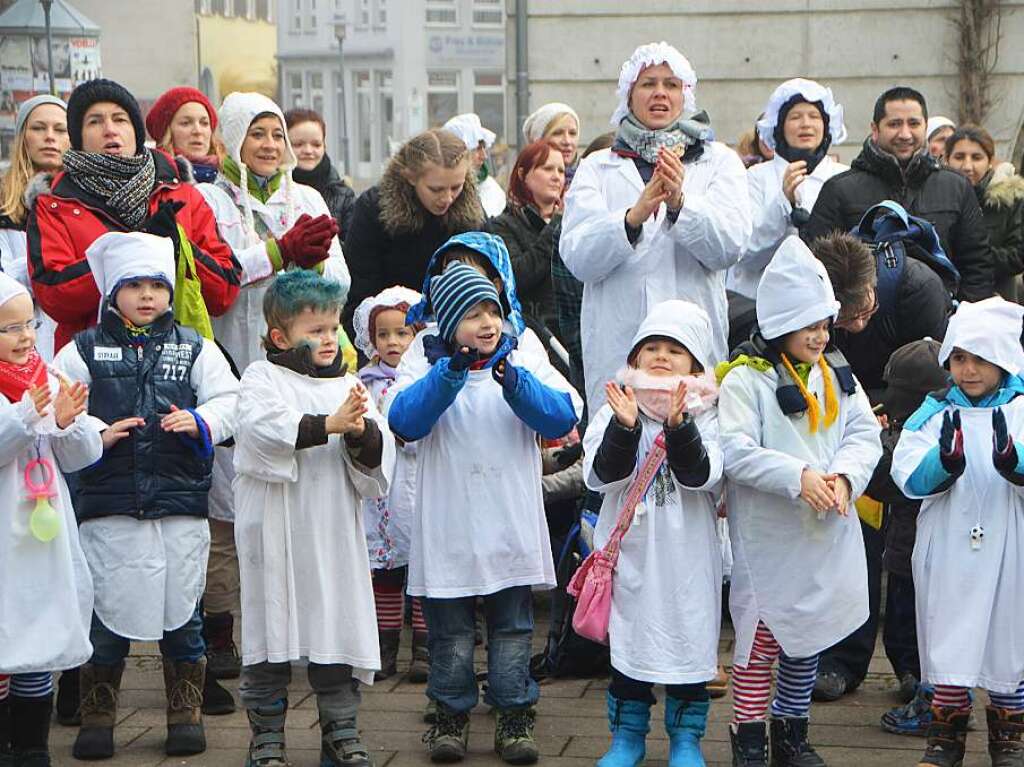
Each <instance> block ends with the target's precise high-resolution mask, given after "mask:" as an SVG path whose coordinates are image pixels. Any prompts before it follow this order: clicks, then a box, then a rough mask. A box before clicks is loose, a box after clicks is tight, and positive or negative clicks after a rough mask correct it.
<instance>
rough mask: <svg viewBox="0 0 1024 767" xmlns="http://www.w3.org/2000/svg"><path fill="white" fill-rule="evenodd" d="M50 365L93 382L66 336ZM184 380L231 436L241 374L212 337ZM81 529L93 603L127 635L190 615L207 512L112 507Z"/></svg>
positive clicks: (206, 536)
mask: <svg viewBox="0 0 1024 767" xmlns="http://www.w3.org/2000/svg"><path fill="white" fill-rule="evenodd" d="M54 366H55V367H57V368H59V369H60V370H61V371H62V372H64V373H65V374H66V375H67V376H68V377H69V378H70V379H72V380H74V381H82V382H83V383H85V384H91V383H92V375H91V374H90V372H89V367H88V365H87V364H86V363H85V361H84V360H83V359H82V355H81V354H79V352H78V345H77V344H66V345H65V346H64V348H62V349H61V350H60V351H59V352H58V353H57V359H56V360H54ZM189 382H190V383H191V385H192V390H193V391H194V392H195V393H196V400H197V405H196V407H195V411H196V413H197V414H199V416H200V417H201V418H202V419H203V421H205V422H206V425H207V426H208V427H209V429H210V440H211V441H212V442H213V444H215V445H216V444H217V443H218V442H221V441H223V440H225V439H228V438H229V437H231V436H232V435H233V434H234V432H235V418H236V410H237V404H238V380H237V379H236V378H235V377H234V375H232V373H231V368H230V367H229V366H228V362H227V360H226V359H225V358H224V355H223V354H222V353H221V351H220V349H218V348H217V345H216V344H214V343H212V342H210V341H207V340H205V339H204V340H203V345H202V348H201V349H200V351H199V354H198V355H197V356H196V359H195V362H194V363H193V365H192V372H191V376H190V379H189ZM93 420H94V421H98V419H93ZM100 423H102V422H100ZM182 449H187V448H185V447H183V448H182ZM79 535H80V536H81V541H82V549H83V550H84V551H85V557H86V560H87V561H88V563H89V569H90V571H91V572H92V578H93V582H94V584H95V591H96V604H95V608H94V609H95V611H96V615H97V617H98V618H99V619H100V621H101V622H102V623H103V625H104V626H106V627H107V628H108V629H110V630H111V631H113V632H114V633H115V634H117V635H118V636H122V637H126V638H128V639H134V640H139V641H156V640H159V639H162V638H163V635H164V633H165V632H167V631H173V630H175V629H177V628H180V627H181V626H183V625H184V624H185V623H186V622H187V621H188V620H189V618H191V617H192V614H193V613H194V612H195V609H196V605H197V604H198V603H199V599H200V597H201V596H202V595H203V591H204V590H205V589H206V565H207V561H208V558H209V554H210V529H209V525H208V523H207V521H206V520H205V519H202V518H199V517H167V518H164V519H155V520H139V519H135V518H133V517H127V516H117V515H115V516H109V517H100V518H98V519H90V520H87V521H85V522H83V523H82V525H81V528H80V529H79Z"/></svg>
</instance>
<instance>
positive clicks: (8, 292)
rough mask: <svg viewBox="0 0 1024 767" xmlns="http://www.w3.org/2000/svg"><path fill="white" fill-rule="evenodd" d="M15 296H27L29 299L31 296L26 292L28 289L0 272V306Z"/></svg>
mask: <svg viewBox="0 0 1024 767" xmlns="http://www.w3.org/2000/svg"><path fill="white" fill-rule="evenodd" d="M17 296H29V297H30V298H31V296H32V294H31V293H29V292H28V288H26V287H25V286H24V285H22V284H21V283H20V282H18V281H17V280H16V279H14V278H13V277H11V276H10V275H9V274H4V273H3V272H0V306H3V305H4V304H6V303H7V302H8V301H10V300H11V299H12V298H16V297H17Z"/></svg>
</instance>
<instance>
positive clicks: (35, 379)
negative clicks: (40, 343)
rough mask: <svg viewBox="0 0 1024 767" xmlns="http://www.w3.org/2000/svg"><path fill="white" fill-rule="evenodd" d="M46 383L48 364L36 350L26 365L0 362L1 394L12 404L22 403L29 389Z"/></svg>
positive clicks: (26, 361)
mask: <svg viewBox="0 0 1024 767" xmlns="http://www.w3.org/2000/svg"><path fill="white" fill-rule="evenodd" d="M45 382H46V364H45V363H44V362H43V358H42V357H40V356H39V352H37V351H36V350H35V349H33V350H32V352H31V353H30V354H29V356H28V359H27V360H25V364H24V365H15V364H14V363H12V362H0V394H3V395H4V396H5V397H7V399H8V400H10V401H11V402H15V403H16V402H21V398H22V397H23V396H24V394H25V392H26V391H28V390H29V389H31V388H33V387H36V386H39V385H40V384H42V383H45Z"/></svg>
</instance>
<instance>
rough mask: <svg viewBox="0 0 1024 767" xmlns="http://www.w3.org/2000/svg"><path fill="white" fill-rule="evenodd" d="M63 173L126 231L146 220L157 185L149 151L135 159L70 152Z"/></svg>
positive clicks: (151, 155) (66, 157)
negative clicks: (109, 211) (96, 199)
mask: <svg viewBox="0 0 1024 767" xmlns="http://www.w3.org/2000/svg"><path fill="white" fill-rule="evenodd" d="M64 170H65V171H66V172H67V173H68V174H69V175H70V176H71V178H72V179H73V180H74V182H75V183H76V184H78V186H80V187H81V188H82V189H84V190H85V191H87V192H90V193H91V194H94V195H96V196H97V197H99V198H100V199H102V200H103V201H104V202H105V203H106V204H107V205H108V206H109V207H110V208H112V209H113V211H114V212H115V213H116V214H117V216H118V218H120V219H121V221H122V222H123V223H124V224H125V226H127V227H128V228H129V229H133V230H134V229H138V228H139V226H140V225H141V224H142V222H143V221H145V220H146V214H147V213H148V212H149V195H150V194H151V193H152V191H153V186H154V184H155V183H156V165H155V164H154V162H153V154H152V152H150V151H149V150H148V149H147V150H145V151H144V152H143V153H142V154H139V155H135V156H134V157H118V156H116V155H109V154H102V153H100V152H79V151H77V150H75V149H71V150H68V151H67V152H66V153H65V154H64Z"/></svg>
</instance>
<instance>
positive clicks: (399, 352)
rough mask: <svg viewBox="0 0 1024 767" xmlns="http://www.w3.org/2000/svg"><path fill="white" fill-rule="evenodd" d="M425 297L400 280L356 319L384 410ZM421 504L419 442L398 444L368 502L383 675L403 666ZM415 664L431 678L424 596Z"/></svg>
mask: <svg viewBox="0 0 1024 767" xmlns="http://www.w3.org/2000/svg"><path fill="white" fill-rule="evenodd" d="M419 300H420V294H419V293H417V292H416V291H415V290H410V289H409V288H403V287H401V286H399V285H395V286H394V287H390V288H388V289H387V290H383V291H381V292H380V293H379V294H377V295H376V296H370V297H369V298H366V299H364V300H363V301H362V303H360V304H359V306H358V307H357V308H356V311H355V314H354V315H353V318H352V323H353V326H354V328H355V334H356V346H357V347H358V348H359V350H360V351H361V352H362V353H363V354H364V355H365V356H366V358H367V359H368V360H369V362H367V363H366V365H364V366H363V367H362V368H361V369H360V371H359V380H360V381H362V382H363V385H364V386H365V387H366V389H367V391H368V392H369V393H370V397H371V398H372V399H373V402H374V404H376V405H377V407H378V408H380V409H381V410H383V404H384V398H385V397H386V396H387V394H388V392H389V391H390V390H391V387H392V386H393V385H394V383H395V381H396V380H397V379H398V364H399V362H401V360H402V356H403V355H404V354H405V352H406V350H407V349H408V348H409V345H410V344H411V343H412V341H413V339H414V338H415V337H416V333H417V331H419V330H422V328H423V324H422V323H415V324H407V320H406V314H407V313H408V311H409V309H410V308H411V307H413V306H415V305H416V304H417V303H418V302H419ZM415 508H416V443H415V442H413V443H410V444H405V443H402V444H400V445H398V449H397V451H396V462H395V469H394V478H393V480H392V482H391V489H390V491H389V492H388V494H387V495H386V496H381V497H379V498H374V499H373V500H370V501H366V502H365V503H364V504H363V526H364V527H365V528H366V543H367V553H368V554H369V556H370V567H371V568H372V570H373V599H374V604H375V606H376V608H377V633H378V634H379V635H380V664H381V670H380V671H378V672H377V675H376V678H377V679H378V680H381V679H387V678H388V677H390V676H392V675H394V674H395V673H396V671H397V669H396V662H397V660H398V644H399V639H400V638H401V635H402V617H403V615H404V610H405V582H406V579H407V577H408V574H409V567H408V565H409V535H410V529H411V527H412V517H413V512H414V510H415ZM412 631H413V634H412V664H411V665H410V667H409V681H411V682H425V681H427V673H428V670H429V665H430V660H429V655H428V653H427V624H426V622H425V621H424V619H423V605H422V604H421V601H420V599H419V598H418V597H417V598H414V599H413V602H412Z"/></svg>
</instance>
